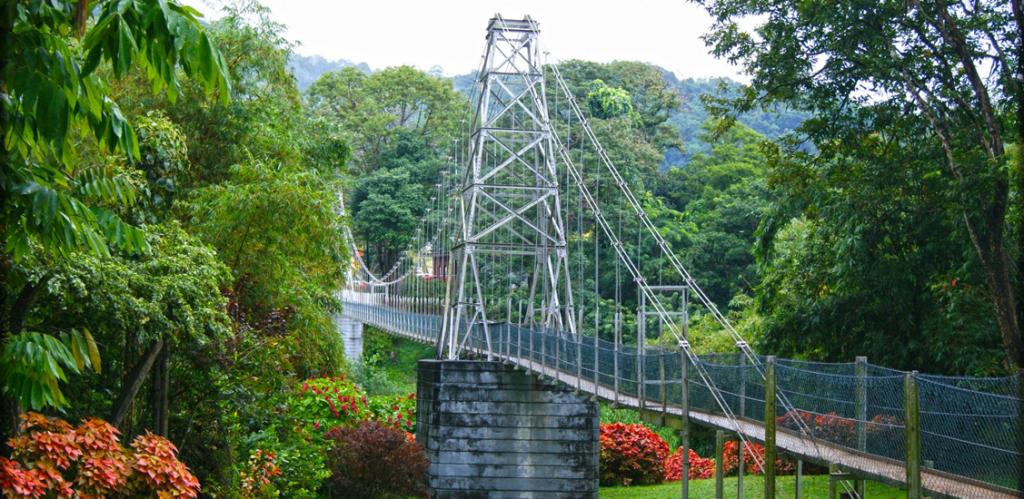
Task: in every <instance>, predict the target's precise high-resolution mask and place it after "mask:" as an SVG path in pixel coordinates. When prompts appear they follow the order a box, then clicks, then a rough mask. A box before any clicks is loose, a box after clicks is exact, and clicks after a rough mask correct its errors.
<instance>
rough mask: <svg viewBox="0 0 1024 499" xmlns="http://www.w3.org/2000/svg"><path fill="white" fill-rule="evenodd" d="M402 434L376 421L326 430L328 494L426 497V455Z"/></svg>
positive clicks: (340, 495)
mask: <svg viewBox="0 0 1024 499" xmlns="http://www.w3.org/2000/svg"><path fill="white" fill-rule="evenodd" d="M406 435H407V434H406V433H404V432H401V431H399V430H396V429H394V428H390V427H387V426H384V425H382V424H380V423H378V422H376V421H365V422H363V423H361V424H360V425H359V426H357V427H355V428H350V427H343V426H339V427H336V428H333V429H331V430H330V431H328V432H327V434H326V435H324V437H325V438H327V439H328V440H330V441H331V448H330V450H329V451H328V452H327V462H328V467H329V468H330V469H331V478H330V479H329V480H328V482H327V484H328V490H327V492H328V494H329V495H330V497H359V498H362V497H391V496H399V497H426V495H427V486H426V476H427V466H428V462H427V455H426V453H425V452H424V451H423V447H422V446H420V445H419V444H417V443H416V442H410V441H409V440H408V439H407V437H406Z"/></svg>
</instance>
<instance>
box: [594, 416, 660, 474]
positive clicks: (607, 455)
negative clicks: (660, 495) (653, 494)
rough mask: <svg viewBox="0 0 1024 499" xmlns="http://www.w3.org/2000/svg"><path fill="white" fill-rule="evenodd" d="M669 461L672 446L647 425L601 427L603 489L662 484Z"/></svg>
mask: <svg viewBox="0 0 1024 499" xmlns="http://www.w3.org/2000/svg"><path fill="white" fill-rule="evenodd" d="M666 457H668V444H667V443H665V440H664V439H662V438H661V437H660V436H658V434H657V433H654V432H653V431H651V429H650V428H647V427H646V426H644V425H641V424H623V423H611V424H603V425H601V484H602V485H620V484H621V485H648V484H652V483H661V482H662V481H663V480H664V479H665V458H666Z"/></svg>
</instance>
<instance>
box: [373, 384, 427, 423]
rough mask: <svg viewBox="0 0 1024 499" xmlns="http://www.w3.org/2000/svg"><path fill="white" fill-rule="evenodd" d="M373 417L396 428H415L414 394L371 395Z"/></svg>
mask: <svg viewBox="0 0 1024 499" xmlns="http://www.w3.org/2000/svg"><path fill="white" fill-rule="evenodd" d="M370 410H371V411H372V412H373V419H374V420H376V421H379V422H380V423H381V424H385V425H388V426H390V427H392V428H394V429H396V430H402V431H414V430H415V429H416V394H415V393H410V394H409V395H398V396H395V397H373V398H371V399H370Z"/></svg>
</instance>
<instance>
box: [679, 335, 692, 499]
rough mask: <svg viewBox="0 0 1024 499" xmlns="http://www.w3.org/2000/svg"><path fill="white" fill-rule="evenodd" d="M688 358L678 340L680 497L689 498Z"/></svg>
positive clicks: (683, 346) (682, 344) (682, 343)
mask: <svg viewBox="0 0 1024 499" xmlns="http://www.w3.org/2000/svg"><path fill="white" fill-rule="evenodd" d="M689 362H690V358H689V357H687V356H686V347H685V343H684V342H683V341H680V342H679V365H680V366H681V369H682V373H681V374H680V376H679V382H680V389H679V396H680V399H679V405H680V406H681V407H682V416H683V418H682V419H683V425H682V427H681V428H680V429H679V444H680V448H681V449H682V450H681V451H680V453H681V454H682V455H681V456H680V458H681V461H682V462H681V463H680V468H681V469H680V471H681V472H682V475H681V478H682V480H681V481H682V485H681V487H682V490H681V493H682V498H683V499H689V498H690V373H689Z"/></svg>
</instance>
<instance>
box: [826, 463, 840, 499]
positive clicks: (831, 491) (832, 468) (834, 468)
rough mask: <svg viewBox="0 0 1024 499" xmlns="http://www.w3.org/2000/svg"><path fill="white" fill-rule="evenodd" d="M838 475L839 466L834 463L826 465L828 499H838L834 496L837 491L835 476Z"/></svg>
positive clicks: (837, 482)
mask: <svg viewBox="0 0 1024 499" xmlns="http://www.w3.org/2000/svg"><path fill="white" fill-rule="evenodd" d="M837 474H839V465H838V464H836V463H829V465H828V499H838V495H837V494H836V492H837V490H838V487H837V486H838V485H839V481H838V480H836V475H837Z"/></svg>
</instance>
